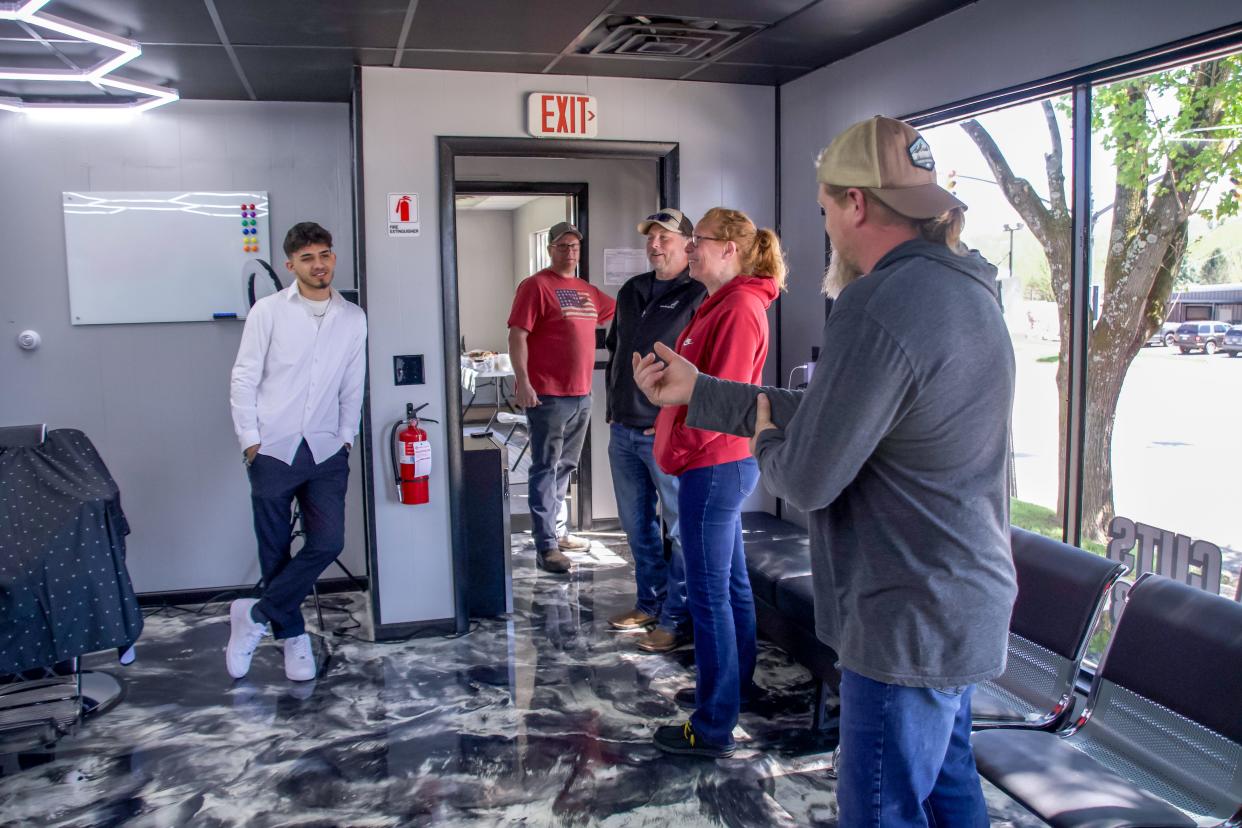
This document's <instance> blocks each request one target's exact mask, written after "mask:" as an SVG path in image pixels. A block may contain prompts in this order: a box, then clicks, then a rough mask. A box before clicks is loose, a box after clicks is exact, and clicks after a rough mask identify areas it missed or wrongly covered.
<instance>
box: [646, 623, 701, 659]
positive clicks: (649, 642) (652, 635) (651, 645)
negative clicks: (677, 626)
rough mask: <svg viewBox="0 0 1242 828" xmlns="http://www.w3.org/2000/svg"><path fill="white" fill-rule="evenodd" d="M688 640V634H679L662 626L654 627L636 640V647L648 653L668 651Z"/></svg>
mask: <svg viewBox="0 0 1242 828" xmlns="http://www.w3.org/2000/svg"><path fill="white" fill-rule="evenodd" d="M689 641H690V636H688V635H679V634H677V633H675V632H673V631H671V630H666V629H664V628H663V627H656V628H655V629H654V630H652V631H651V632H649V633H647V634H646V635H644V636H643V637H642V639H641V640H640V641H639V642H638V649H640V650H643V651H645V652H648V653H668V652H672V651H673V650H676V649H677V648H678V647H680V646H681V645H682V644H685V643H687V642H689Z"/></svg>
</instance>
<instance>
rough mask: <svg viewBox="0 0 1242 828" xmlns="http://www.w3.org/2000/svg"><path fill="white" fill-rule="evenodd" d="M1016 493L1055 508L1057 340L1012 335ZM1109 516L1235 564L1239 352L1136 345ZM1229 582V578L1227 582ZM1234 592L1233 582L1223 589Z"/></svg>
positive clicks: (1241, 545)
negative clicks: (1184, 538)
mask: <svg viewBox="0 0 1242 828" xmlns="http://www.w3.org/2000/svg"><path fill="white" fill-rule="evenodd" d="M1014 351H1015V355H1016V358H1017V368H1018V385H1017V392H1016V397H1015V401H1014V452H1015V457H1016V461H1015V463H1016V467H1017V478H1018V497H1019V498H1021V499H1022V500H1026V501H1030V502H1032V503H1038V504H1040V505H1042V506H1047V507H1049V508H1055V504H1056V496H1057V413H1056V412H1057V408H1056V407H1057V396H1056V364H1055V363H1040V362H1038V361H1037V360H1038V359H1039V358H1040V357H1044V356H1051V355H1054V354H1056V352H1057V343H1055V342H1047V341H1040V340H1027V339H1023V338H1019V339H1017V340H1015V342H1014ZM1113 475H1114V491H1115V499H1116V509H1117V514H1119V515H1124V516H1126V517H1129V518H1132V519H1133V520H1137V521H1141V522H1143V523H1147V524H1150V525H1153V526H1158V527H1160V528H1162V529H1168V530H1171V531H1174V532H1179V533H1182V534H1185V535H1190V536H1191V537H1193V538H1196V539H1200V538H1201V539H1204V540H1209V541H1211V542H1212V543H1215V544H1217V545H1219V546H1221V547H1222V548H1225V547H1229V548H1228V549H1225V565H1224V570H1225V572H1226V578H1227V579H1229V573H1233V578H1237V577H1238V575H1237V573H1238V572H1239V570H1240V569H1242V497H1239V495H1240V494H1242V485H1240V484H1239V481H1242V358H1233V357H1228V356H1226V355H1224V354H1216V355H1215V356H1211V357H1208V356H1204V355H1202V354H1199V353H1194V354H1187V355H1183V354H1182V353H1180V352H1179V351H1178V350H1177V349H1176V348H1144V349H1143V350H1142V351H1141V352H1140V353H1139V354H1138V356H1136V357H1135V359H1134V362H1133V363H1132V364H1131V365H1130V371H1129V373H1128V374H1127V375H1126V380H1125V385H1124V386H1123V388H1122V392H1121V400H1120V402H1119V404H1118V406H1117V417H1116V424H1115V426H1114V430H1113ZM1230 580H1231V583H1232V584H1235V585H1236V583H1237V582H1236V580H1232V579H1230ZM1228 591H1229V595H1230V596H1231V597H1232V595H1233V587H1231V588H1230V589H1229V590H1228Z"/></svg>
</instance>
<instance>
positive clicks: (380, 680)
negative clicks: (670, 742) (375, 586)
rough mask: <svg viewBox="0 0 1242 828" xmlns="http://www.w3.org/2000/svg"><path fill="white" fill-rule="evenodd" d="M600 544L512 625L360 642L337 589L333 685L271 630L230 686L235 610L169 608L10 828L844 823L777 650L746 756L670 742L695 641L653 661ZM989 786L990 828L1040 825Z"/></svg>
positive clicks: (610, 542) (623, 582)
mask: <svg viewBox="0 0 1242 828" xmlns="http://www.w3.org/2000/svg"><path fill="white" fill-rule="evenodd" d="M593 538H594V540H595V543H594V544H593V547H592V549H591V550H590V551H589V552H586V553H583V554H582V555H578V556H576V557H577V566H576V569H575V571H574V572H573V573H572V575H570V576H568V577H566V576H551V575H547V574H545V573H542V572H537V571H536V570H535V568H534V555H533V553H532V552H531V551H530V550H529V548H526V547H525V546H524V545H523V544H521V543H519V544H518V545H517V546H515V563H514V571H515V576H514V590H515V611H514V613H513V614H512V616H511V618H508V619H503V618H502V619H490V620H483V621H478V622H475V624H474V625H473V627H472V631H471V632H470V633H469V634H467V635H465V636H462V637H459V638H444V637H438V636H437V637H428V638H421V639H417V640H411V641H406V642H400V643H383V644H372V643H367V642H364V641H361V640H356V639H354V638H351V637H348V635H352V633H349V631H348V630H343V628H348V627H351V626H352V625H353V623H354V620H353V619H356V618H359V617H361V616H362V615H363V600H362V597H361V596H349V597H342V596H331V597H330V598H326V599H325V601H326V602H327V603H329V604H331V605H333V606H334V607H338V608H337V609H328V610H326V611H325V621H326V626H327V628H328V636H327V638H326V639H317V640H316V650H317V652H319V653H320V654H321V659H323V660H324V661H325V663H324V664H323V668H322V670H321V675H320V677H319V678H318V679H317V680H316V681H314V682H306V683H301V684H296V683H293V682H289V681H287V680H286V679H285V677H284V673H283V668H282V662H281V654H280V649H279V648H278V647H277V646H276V645H275V644H273V643H272V642H270V640H269V641H267V642H265V643H264V645H263V646H261V647H260V649H259V651H258V653H257V654H256V656H255V662H254V666H253V668H252V670H251V673H250V675H249V676H248V677H247V678H245V679H243V680H241V681H237V682H234V681H232V680H230V679H229V677H228V675H227V674H226V673H225V671H224V656H223V652H222V648H223V647H224V644H225V641H226V639H227V637H228V618H227V605H223V604H221V605H212V606H210V607H208V608H206V610H205V611H204V612H203V613H202V614H187V613H183V612H178V611H172V610H167V611H164V612H161V613H158V614H156V615H153V616H152V617H151V618H150V619H149V620H148V622H147V629H146V632H145V634H144V636H143V639H142V641H141V642H140V643H139V646H138V661H137V662H136V663H135V664H134V665H132V666H130V667H127V668H120V667H119V666H117V665H115V664H113V665H111V666H108V667H107V669H109V670H110V671H112V672H114V673H116V674H118V675H119V676H121V678H122V680H123V681H124V683H125V687H126V695H125V698H124V699H123V700H122V702H121V704H120V705H118V706H117V707H116V708H115V709H113V710H112V711H110V712H108V713H107V714H105V715H103V716H102V717H100V718H98V719H96V720H93V721H91V722H88V723H87V724H86V725H85V726H83V727H82V728H81V729H80V730H79V731H78V732H76V733H74V734H72V735H70V736H67V737H65V738H63V739H61V741H60V742H59V743H58V744H57V745H56V746H55V748H54V749H53V750H51V751H48V752H45V753H38V754H29V755H24V756H22V757H15V756H7V757H3V758H0V824H4V825H38V826H82V827H83V828H85V827H86V826H111V825H126V826H143V827H144V828H146V826H173V825H193V826H232V825H239V826H240V825H247V826H278V825H279V826H336V825H341V826H415V825H471V826H473V825H487V826H508V825H526V826H545V825H547V826H553V825H558V826H559V825H565V826H570V825H572V826H587V825H606V826H660V828H668V826H699V825H702V826H709V825H712V826H719V825H727V826H747V828H749V826H766V825H776V826H786V825H790V826H792V825H825V826H826V825H834V824H835V814H836V802H835V797H834V794H833V785H834V783H833V780H832V779H831V777H830V774H829V773H828V768H829V766H830V754H828V753H825V752H823V751H822V750H821V749H819V748H817V746H816V745H815V744H814V743H813V741H812V740H810V739H809V738H808V729H807V728H808V724H809V721H810V718H809V714H808V712H807V711H808V710H809V708H810V704H811V700H812V697H813V692H812V686H811V683H810V676H809V674H808V673H806V671H805V670H803V669H802V668H801V667H799V666H798V665H796V664H794V663H792V662H791V661H790V660H789V659H788V658H786V657H785V656H784V654H782V653H781V652H780V651H778V650H776V649H774V648H772V647H770V646H766V645H761V652H760V664H759V672H758V676H757V678H758V681H759V683H760V684H761V685H762V686H763V687H764V688H766V689H767V690H768V691H770V697H769V702H768V704H767V705H766V707H765V708H764V709H763V710H762V711H760V712H758V713H748V714H743V716H742V720H741V722H740V724H739V729H738V731H737V734H736V735H737V737H738V739H739V742H740V747H741V749H739V751H738V753H737V754H736V756H735V757H734V758H733V759H729V760H721V761H715V762H712V761H703V760H697V759H688V758H673V757H667V756H665V755H663V754H661V753H660V752H658V751H657V750H656V749H655V748H654V747H652V745H651V742H650V735H651V731H652V729H653V728H654V727H655V726H656V725H657V724H666V723H675V722H678V721H681V720H682V719H683V718H684V714H683V713H682V712H681V711H680V710H679V709H678V708H677V707H676V705H674V704H673V702H672V695H673V693H674V692H675V691H676V690H677V689H679V688H680V687H683V686H688V685H689V684H691V683H692V681H693V673H692V669H693V658H692V651H691V649H690V648H683V649H681V650H678V651H676V652H674V653H671V654H668V655H649V654H644V653H641V652H640V651H638V650H637V649H636V648H635V647H634V642H635V640H636V639H635V635H634V634H625V633H616V632H613V631H611V630H609V628H608V625H607V618H608V617H609V616H610V615H611V614H613V613H615V612H619V611H622V610H625V609H628V608H629V607H630V605H631V604H630V602H631V601H632V598H633V590H634V586H633V578H632V568H631V566H630V564H629V562H628V558H627V554H628V553H627V552H626V549H625V546H624V544H623V543H621V542H620V539H619V538H618V537H616V536H612V537H609V536H606V535H595V536H593ZM351 612H352V615H351V614H350V613H351ZM306 614H307V618H308V619H313V618H314V611H313V609H312V608H311V607H310V605H308V606H307V607H306ZM337 630H342V631H345V632H346V633H347V635H338V634H334V631H337ZM354 632H356V630H354ZM985 790H986V791H987V795H988V800H989V803H990V808H991V812H992V818H993V825H996V826H1010V825H1012V826H1019V825H1020V826H1034V825H1041V824H1042V823H1041V822H1039V820H1037V819H1035V818H1034V817H1032V816H1030V815H1029V814H1027V813H1026V812H1025V811H1023V810H1022V809H1021V808H1020V807H1018V806H1017V805H1015V804H1014V803H1012V802H1010V801H1009V800H1008V799H1006V798H1005V797H1004V796H1003V795H1001V794H1000V793H998V792H997V791H996V790H995V789H992V788H990V787H988V786H986V785H985Z"/></svg>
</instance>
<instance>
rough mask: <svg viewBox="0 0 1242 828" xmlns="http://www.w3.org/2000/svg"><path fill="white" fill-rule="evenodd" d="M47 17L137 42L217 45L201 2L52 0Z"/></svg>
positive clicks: (195, 0) (216, 38)
mask: <svg viewBox="0 0 1242 828" xmlns="http://www.w3.org/2000/svg"><path fill="white" fill-rule="evenodd" d="M43 10H44V11H46V12H47V13H48V14H53V15H55V16H57V17H63V18H65V19H66V20H72V21H73V22H75V23H81V24H83V25H86V26H90V27H92V28H95V29H99V30H100V31H104V32H108V33H109V34H114V35H118V36H119V37H127V38H129V39H131V40H137V41H138V42H139V43H219V42H220V39H219V38H218V37H216V30H215V27H213V26H212V25H211V16H210V15H208V14H207V6H206V5H205V4H204V3H203V0H52V2H50V3H48V4H47V5H46V6H44V7H43Z"/></svg>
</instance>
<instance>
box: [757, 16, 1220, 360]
mask: <svg viewBox="0 0 1242 828" xmlns="http://www.w3.org/2000/svg"><path fill="white" fill-rule="evenodd" d="M1239 19H1242V6H1239V4H1238V3H1237V0H1194V2H1187V3H1167V2H1163V0H1093V2H1081V0H1044V2H1040V3H1031V2H1029V0H980V2H978V3H974V4H971V5H969V6H966V7H964V8H962V9H959V10H957V11H955V12H953V13H952V14H949V15H946V16H944V17H941V18H938V19H937V20H934V21H932V22H931V23H928V24H926V25H924V26H921V27H919V28H918V29H915V30H914V31H912V32H908V33H906V34H904V35H901V36H900V37H895V38H892V39H891V40H887V41H885V42H884V43H881V44H879V45H877V46H874V47H872V48H870V49H867V50H866V51H863V52H859V53H858V54H856V55H853V56H851V57H848V58H846V59H845V60H841V61H838V62H837V63H834V64H832V65H830V66H827V67H824V68H823V69H820V70H818V71H816V72H812V73H811V74H809V75H805V76H803V77H801V78H799V79H798V80H795V81H792V82H790V83H788V84H785V85H784V86H782V87H781V89H780V95H781V147H780V153H781V235H782V240H783V241H784V242H785V245H786V247H787V248H788V251H789V260H790V265H791V269H792V272H793V277H792V280H791V283H790V293H789V295H788V297H787V299H786V301H785V302H784V303H783V311H782V313H783V318H782V321H783V322H784V327H783V347H782V350H783V354H784V364H785V366H786V373H787V372H788V370H789V368H790V367H792V366H793V365H797V364H799V363H802V362H806V360H807V359H808V358H809V357H810V352H811V347H812V346H813V345H818V344H819V342H820V338H821V337H820V334H821V332H822V329H823V321H824V316H823V309H824V303H823V300H822V298H820V297H819V295H818V286H819V275H820V274H821V273H822V271H823V267H824V226H823V219H822V218H821V217H820V214H819V210H818V209H816V206H815V195H816V186H815V173H814V160H815V158H816V156H817V154H818V152H819V150H820V149H821V148H822V147H823V146H825V145H826V144H828V143H829V141H831V139H832V137H833V136H835V135H836V134H837V133H839V132H841V130H843V129H845V128H846V127H847V126H849V125H850V124H852V123H854V122H856V121H860V120H863V119H866V118H869V117H871V116H872V115H877V114H878V115H889V116H893V117H901V116H903V115H907V114H912V113H915V112H920V111H923V110H926V109H930V108H932V107H936V106H940V105H943V104H947V103H952V102H955V101H959V100H963V99H965V98H970V97H973V96H976V95H981V94H985V93H988V92H994V91H997V90H1000V89H1003V88H1005V87H1008V86H1014V85H1018V84H1023V83H1027V82H1030V81H1035V80H1039V79H1042V78H1046V77H1050V76H1052V75H1056V74H1059V73H1061V72H1065V71H1068V70H1072V69H1078V68H1082V67H1085V66H1089V65H1091V64H1094V63H1096V62H1098V61H1102V60H1107V59H1110V58H1116V57H1120V56H1123V55H1126V54H1130V53H1133V52H1138V51H1142V50H1145V49H1149V48H1152V47H1154V46H1158V45H1161V44H1164V43H1168V42H1170V41H1174V40H1178V39H1180V38H1184V37H1189V36H1192V35H1196V34H1199V33H1202V32H1206V31H1210V30H1212V29H1215V28H1219V27H1221V26H1225V25H1229V24H1232V23H1236V22H1237V21H1238V20H1239ZM935 149H936V148H935V147H934V146H933V147H932V151H933V153H934V152H935ZM969 220H970V216H969V214H967V222H968V223H969Z"/></svg>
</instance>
